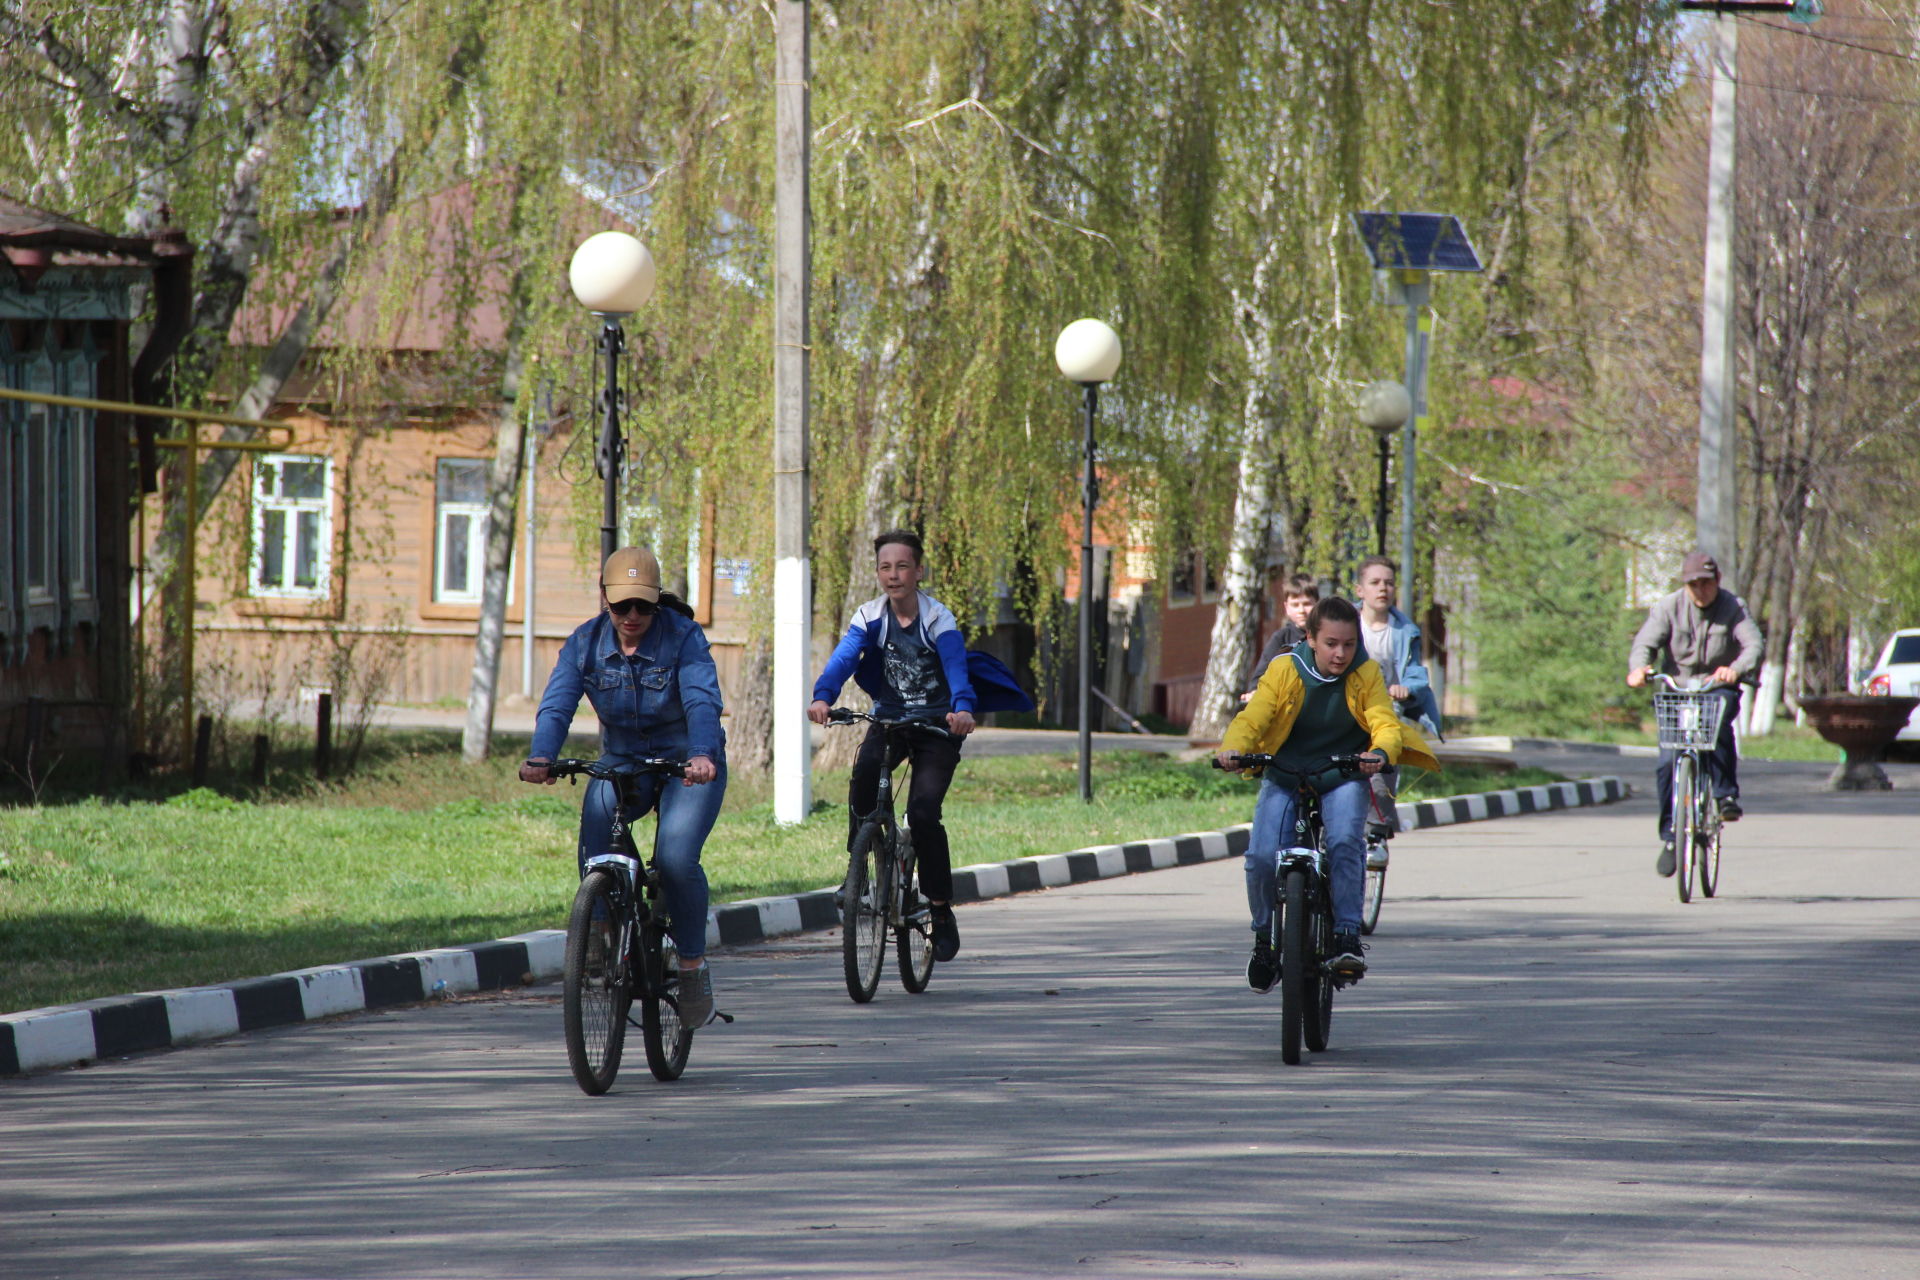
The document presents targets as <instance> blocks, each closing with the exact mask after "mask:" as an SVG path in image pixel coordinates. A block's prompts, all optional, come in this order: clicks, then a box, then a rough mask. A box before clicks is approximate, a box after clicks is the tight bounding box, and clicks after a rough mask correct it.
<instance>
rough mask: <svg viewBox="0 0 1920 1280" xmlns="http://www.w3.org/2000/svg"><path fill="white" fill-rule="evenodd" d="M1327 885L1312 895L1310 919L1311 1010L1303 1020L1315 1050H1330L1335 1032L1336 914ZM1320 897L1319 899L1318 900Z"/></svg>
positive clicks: (1308, 979)
mask: <svg viewBox="0 0 1920 1280" xmlns="http://www.w3.org/2000/svg"><path fill="white" fill-rule="evenodd" d="M1326 891H1327V886H1326V885H1325V884H1324V883H1322V884H1321V885H1320V886H1319V891H1318V892H1317V893H1314V894H1312V895H1310V896H1309V901H1311V902H1312V908H1311V912H1310V914H1309V917H1308V921H1307V963H1308V965H1309V966H1311V967H1310V968H1309V970H1308V972H1307V1009H1306V1016H1305V1018H1304V1019H1303V1021H1304V1022H1305V1023H1306V1027H1305V1031H1306V1038H1307V1048H1309V1049H1311V1050H1312V1051H1313V1052H1315V1053H1325V1052H1326V1051H1327V1038H1328V1037H1329V1036H1331V1035H1332V1034H1333V970H1331V969H1329V968H1328V967H1327V957H1328V956H1330V955H1331V954H1332V953H1333V914H1332V912H1331V911H1330V910H1329V909H1328V904H1327V901H1326V898H1325V894H1326ZM1315 899H1317V901H1315Z"/></svg>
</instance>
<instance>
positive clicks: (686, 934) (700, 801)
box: [579, 764, 727, 960]
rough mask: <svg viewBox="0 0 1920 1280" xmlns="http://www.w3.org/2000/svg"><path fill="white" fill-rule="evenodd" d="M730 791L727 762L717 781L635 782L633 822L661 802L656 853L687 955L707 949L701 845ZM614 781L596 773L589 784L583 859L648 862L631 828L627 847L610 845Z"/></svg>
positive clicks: (676, 933)
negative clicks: (617, 856)
mask: <svg viewBox="0 0 1920 1280" xmlns="http://www.w3.org/2000/svg"><path fill="white" fill-rule="evenodd" d="M726 795H727V766H726V765H724V764H722V765H720V766H719V772H718V774H716V775H715V777H714V779H713V781H712V782H709V783H706V784H704V785H702V786H697V787H689V786H685V785H684V784H682V783H681V781H680V779H678V778H663V777H661V776H659V775H658V774H645V775H642V776H640V777H638V778H635V779H634V780H633V781H632V782H631V783H630V784H629V792H628V797H629V798H628V804H627V823H628V825H629V826H630V827H631V826H633V825H635V824H637V823H639V821H640V819H641V817H642V816H644V815H645V814H646V813H648V812H649V811H651V810H653V809H655V808H658V809H659V811H660V816H659V820H658V825H657V827H656V830H655V833H654V843H653V850H652V857H653V859H654V862H655V864H656V865H657V866H659V868H660V880H661V884H662V887H663V888H664V889H665V896H666V903H667V914H668V915H669V916H670V917H672V920H673V945H674V946H675V947H676V948H677V949H678V950H679V952H680V954H681V955H682V956H685V957H686V958H687V959H689V960H697V959H699V958H700V957H701V956H703V955H705V954H706V953H707V873H706V872H705V871H704V870H702V869H701V867H700V850H701V848H702V846H704V845H705V844H706V842H707V834H708V833H709V832H711V831H712V830H713V822H714V819H715V818H717V817H719V816H720V802H721V801H722V800H724V799H726ZM613 805H614V790H613V783H611V782H608V781H607V780H605V779H604V778H596V779H594V780H593V782H591V783H590V784H588V786H587V794H586V796H585V798H584V799H582V801H581V803H580V848H579V852H580V865H581V867H582V868H583V869H584V868H585V866H586V862H587V859H588V858H591V857H597V856H598V855H600V854H603V853H624V854H627V855H628V856H629V857H634V858H638V859H640V860H641V861H642V862H645V861H646V859H647V855H646V854H644V853H638V852H636V851H635V849H634V842H633V836H632V834H631V832H629V833H628V835H627V836H626V838H625V840H624V841H623V843H624V845H625V848H620V849H609V848H607V833H608V830H609V829H610V828H611V827H612V825H613Z"/></svg>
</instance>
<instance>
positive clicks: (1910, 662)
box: [1867, 627, 1920, 742]
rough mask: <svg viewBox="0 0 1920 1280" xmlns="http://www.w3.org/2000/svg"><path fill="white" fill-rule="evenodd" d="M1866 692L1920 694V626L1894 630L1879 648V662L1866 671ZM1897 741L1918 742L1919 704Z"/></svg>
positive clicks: (1919, 735)
mask: <svg viewBox="0 0 1920 1280" xmlns="http://www.w3.org/2000/svg"><path fill="white" fill-rule="evenodd" d="M1867 692H1868V693H1872V694H1879V695H1881V696H1883V697H1884V696H1888V695H1894V696H1897V695H1901V694H1910V695H1912V696H1914V697H1920V627H1910V628H1908V629H1907V630H1905V631H1896V632H1894V633H1893V635H1892V636H1891V637H1890V638H1889V639H1888V640H1887V647H1886V648H1884V649H1882V650H1881V651H1880V661H1878V662H1876V663H1874V664H1873V670H1872V671H1870V672H1868V673H1867ZM1895 741H1897V742H1920V707H1916V708H1914V712H1913V715H1912V716H1910V717H1908V719H1907V727H1906V728H1904V729H1902V730H1901V731H1900V734H1899V737H1897V738H1896V739H1895Z"/></svg>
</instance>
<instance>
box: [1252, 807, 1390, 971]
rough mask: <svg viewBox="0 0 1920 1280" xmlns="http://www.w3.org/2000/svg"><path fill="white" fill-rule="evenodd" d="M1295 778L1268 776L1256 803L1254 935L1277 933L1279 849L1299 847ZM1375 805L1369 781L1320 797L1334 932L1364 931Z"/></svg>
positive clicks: (1253, 865)
mask: <svg viewBox="0 0 1920 1280" xmlns="http://www.w3.org/2000/svg"><path fill="white" fill-rule="evenodd" d="M1293 788H1294V783H1293V779H1291V778H1289V779H1287V781H1286V782H1284V783H1279V782H1276V781H1274V775H1273V774H1268V775H1267V776H1266V777H1265V778H1264V779H1263V780H1262V781H1261V783H1260V796H1259V798H1258V799H1256V800H1255V801H1254V803H1253V834H1252V836H1251V837H1250V838H1249V840H1248V842H1247V906H1248V907H1250V908H1252V910H1253V931H1254V932H1255V933H1256V934H1267V933H1269V932H1271V930H1272V929H1273V897H1274V892H1275V883H1276V881H1277V879H1278V876H1279V867H1280V850H1281V849H1282V848H1283V847H1284V848H1292V847H1293V845H1294V831H1293V817H1294V808H1295V806H1296V804H1297V803H1298V802H1297V799H1296V797H1295V795H1294V789H1293ZM1370 807H1371V793H1370V792H1369V791H1368V790H1367V780H1366V779H1365V778H1364V777H1361V778H1348V779H1347V780H1346V781H1344V782H1342V783H1340V784H1339V785H1338V786H1336V787H1334V788H1333V789H1332V790H1330V791H1327V792H1325V793H1324V794H1322V795H1321V797H1320V817H1321V820H1322V821H1323V822H1324V823H1325V824H1326V830H1327V860H1328V862H1329V863H1330V866H1329V867H1328V869H1327V875H1328V878H1329V879H1330V880H1331V882H1332V890H1333V931H1334V932H1335V933H1358V932H1360V904H1361V899H1362V898H1363V897H1364V896H1365V889H1366V877H1367V847H1366V836H1365V830H1366V822H1367V811H1368V809H1369V808H1370Z"/></svg>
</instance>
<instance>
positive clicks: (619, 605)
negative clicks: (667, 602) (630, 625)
mask: <svg viewBox="0 0 1920 1280" xmlns="http://www.w3.org/2000/svg"><path fill="white" fill-rule="evenodd" d="M607 608H609V609H611V610H613V611H614V612H615V613H618V614H622V615H625V614H629V613H634V612H636V611H637V612H638V613H639V614H640V616H641V617H643V618H646V617H651V616H652V615H653V614H656V613H658V612H660V606H659V605H657V604H655V603H654V602H653V601H651V600H609V601H607Z"/></svg>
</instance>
